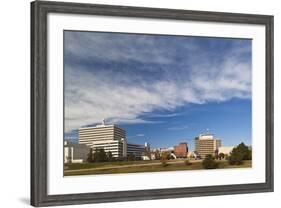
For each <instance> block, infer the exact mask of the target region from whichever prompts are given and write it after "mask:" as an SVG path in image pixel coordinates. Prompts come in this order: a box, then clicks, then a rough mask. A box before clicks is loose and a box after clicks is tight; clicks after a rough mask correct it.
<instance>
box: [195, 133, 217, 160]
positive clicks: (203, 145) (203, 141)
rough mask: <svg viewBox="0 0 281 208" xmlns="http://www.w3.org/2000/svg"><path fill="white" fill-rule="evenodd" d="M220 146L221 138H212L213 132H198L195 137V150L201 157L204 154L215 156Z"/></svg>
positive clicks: (203, 156)
mask: <svg viewBox="0 0 281 208" xmlns="http://www.w3.org/2000/svg"><path fill="white" fill-rule="evenodd" d="M220 146H221V140H220V139H216V138H214V135H213V134H200V135H199V136H197V137H195V152H196V154H198V155H199V156H200V157H201V158H203V159H204V158H205V157H206V155H213V156H215V154H216V152H217V151H218V149H219V147H220Z"/></svg>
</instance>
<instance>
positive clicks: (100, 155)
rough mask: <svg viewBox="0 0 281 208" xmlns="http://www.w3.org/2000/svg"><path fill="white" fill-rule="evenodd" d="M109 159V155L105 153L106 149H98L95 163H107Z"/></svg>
mask: <svg viewBox="0 0 281 208" xmlns="http://www.w3.org/2000/svg"><path fill="white" fill-rule="evenodd" d="M107 160H108V159H107V155H106V153H105V151H104V149H96V150H95V152H94V161H95V162H106V161H107Z"/></svg>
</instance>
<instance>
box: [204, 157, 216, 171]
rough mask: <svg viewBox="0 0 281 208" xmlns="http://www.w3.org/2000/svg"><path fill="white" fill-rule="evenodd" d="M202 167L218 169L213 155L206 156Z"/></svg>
mask: <svg viewBox="0 0 281 208" xmlns="http://www.w3.org/2000/svg"><path fill="white" fill-rule="evenodd" d="M202 165H203V167H204V168H205V169H215V168H217V167H218V163H217V162H216V161H215V158H214V157H213V156H212V155H206V157H205V159H204V160H203V162H202Z"/></svg>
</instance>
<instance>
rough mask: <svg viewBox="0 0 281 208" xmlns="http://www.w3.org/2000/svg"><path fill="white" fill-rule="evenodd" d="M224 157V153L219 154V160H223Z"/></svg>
mask: <svg viewBox="0 0 281 208" xmlns="http://www.w3.org/2000/svg"><path fill="white" fill-rule="evenodd" d="M224 157H225V155H224V153H222V152H221V153H220V154H219V159H220V160H221V159H223V158H224Z"/></svg>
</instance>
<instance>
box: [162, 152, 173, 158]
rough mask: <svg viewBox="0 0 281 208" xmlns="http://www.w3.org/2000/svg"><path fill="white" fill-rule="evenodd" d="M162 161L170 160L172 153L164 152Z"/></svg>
mask: <svg viewBox="0 0 281 208" xmlns="http://www.w3.org/2000/svg"><path fill="white" fill-rule="evenodd" d="M161 159H162V160H170V159H171V153H170V152H162V154H161Z"/></svg>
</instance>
